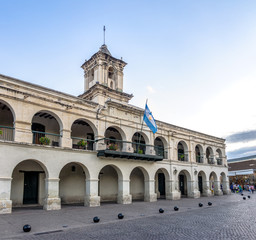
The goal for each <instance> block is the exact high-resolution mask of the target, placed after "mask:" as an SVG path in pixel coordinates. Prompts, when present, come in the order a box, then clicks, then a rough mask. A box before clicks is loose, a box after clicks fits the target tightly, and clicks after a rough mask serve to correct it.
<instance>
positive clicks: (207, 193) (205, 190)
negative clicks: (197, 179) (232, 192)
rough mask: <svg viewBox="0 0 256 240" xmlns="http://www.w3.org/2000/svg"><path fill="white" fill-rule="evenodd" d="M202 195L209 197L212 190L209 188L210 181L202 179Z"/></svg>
mask: <svg viewBox="0 0 256 240" xmlns="http://www.w3.org/2000/svg"><path fill="white" fill-rule="evenodd" d="M203 196H204V197H211V196H213V195H212V192H211V190H210V182H209V181H203Z"/></svg>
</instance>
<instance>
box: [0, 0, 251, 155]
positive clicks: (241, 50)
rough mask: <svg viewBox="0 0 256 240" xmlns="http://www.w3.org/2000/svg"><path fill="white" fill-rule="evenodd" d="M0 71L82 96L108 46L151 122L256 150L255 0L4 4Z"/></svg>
mask: <svg viewBox="0 0 256 240" xmlns="http://www.w3.org/2000/svg"><path fill="white" fill-rule="evenodd" d="M0 11H1V14H0V31H1V37H0V56H1V57H0V73H1V74H4V75H7V76H11V77H15V78H18V79H21V80H25V81H28V82H31V83H35V84H39V85H42V86H45V87H48V88H52V89H54V90H58V91H62V92H65V93H69V94H72V95H75V96H78V95H79V94H81V93H83V89H84V86H83V70H82V69H81V68H80V67H81V65H82V64H83V63H84V61H85V59H89V58H90V57H91V56H92V55H93V54H94V53H96V52H97V51H98V50H99V47H100V46H101V45H102V44H103V31H102V29H103V25H105V26H106V45H107V46H108V49H109V51H110V52H111V54H112V56H114V57H116V58H121V57H122V58H123V60H124V61H125V62H127V63H128V65H127V66H126V67H125V70H124V92H127V93H132V94H133V95H134V98H133V99H132V100H131V101H130V103H131V104H133V105H136V106H139V107H141V108H144V105H145V101H146V99H148V106H149V108H150V110H151V111H152V113H153V115H154V118H155V119H157V120H161V121H165V122H168V123H171V124H174V125H177V126H180V127H184V128H188V129H192V130H195V131H199V132H202V133H206V134H210V135H213V136H216V137H221V138H225V139H226V145H227V149H226V150H227V156H228V158H237V157H243V156H248V155H253V154H256V108H255V103H256V94H255V90H256V64H255V63H256V44H255V43H256V1H255V0H247V1H240V0H224V1H223V0H214V1H205V0H202V1H199V0H194V1H191V0H180V1H177V0H176V1H172V0H168V1H162V0H158V1H149V0H147V1H144V0H140V1H134V0H129V1H112V0H109V1H98V0H94V1H86V0H54V1H50V0H44V1H42V0H38V1H34V0H23V1H20V0H0Z"/></svg>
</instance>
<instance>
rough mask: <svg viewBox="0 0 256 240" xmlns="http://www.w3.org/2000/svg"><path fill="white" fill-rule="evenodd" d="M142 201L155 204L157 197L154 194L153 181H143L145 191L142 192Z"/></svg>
mask: <svg viewBox="0 0 256 240" xmlns="http://www.w3.org/2000/svg"><path fill="white" fill-rule="evenodd" d="M144 191H145V192H144V201H145V202H156V201H157V195H156V193H155V180H146V181H145V190H144Z"/></svg>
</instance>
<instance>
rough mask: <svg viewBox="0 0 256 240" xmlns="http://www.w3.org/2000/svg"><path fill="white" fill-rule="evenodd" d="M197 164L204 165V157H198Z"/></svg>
mask: <svg viewBox="0 0 256 240" xmlns="http://www.w3.org/2000/svg"><path fill="white" fill-rule="evenodd" d="M196 162H197V163H203V162H204V156H198V155H197V156H196Z"/></svg>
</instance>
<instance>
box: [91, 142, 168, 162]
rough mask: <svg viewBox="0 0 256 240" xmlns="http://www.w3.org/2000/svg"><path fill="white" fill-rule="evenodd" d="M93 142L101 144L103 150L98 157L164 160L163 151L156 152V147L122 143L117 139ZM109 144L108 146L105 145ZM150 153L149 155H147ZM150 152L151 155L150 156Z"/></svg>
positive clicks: (99, 151)
mask: <svg viewBox="0 0 256 240" xmlns="http://www.w3.org/2000/svg"><path fill="white" fill-rule="evenodd" d="M95 142H97V143H98V144H99V143H102V147H103V149H101V150H98V154H97V156H98V157H111V158H126V159H137V160H145V161H162V160H163V159H164V151H161V150H159V151H157V153H155V152H154V151H152V150H154V149H156V148H157V149H158V147H157V146H153V145H148V144H142V143H137V142H129V141H122V140H118V139H115V140H113V139H110V138H102V139H97V140H95ZM106 143H109V144H106ZM148 152H150V154H148ZM151 152H152V154H151Z"/></svg>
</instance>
